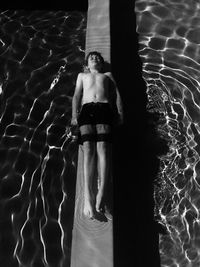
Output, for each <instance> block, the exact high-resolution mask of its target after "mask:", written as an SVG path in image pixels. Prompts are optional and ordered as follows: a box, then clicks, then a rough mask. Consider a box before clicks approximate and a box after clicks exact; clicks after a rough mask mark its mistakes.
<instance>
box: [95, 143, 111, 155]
mask: <svg viewBox="0 0 200 267" xmlns="http://www.w3.org/2000/svg"><path fill="white" fill-rule="evenodd" d="M107 150H108V144H107V143H106V142H97V151H98V152H100V153H101V152H105V151H107Z"/></svg>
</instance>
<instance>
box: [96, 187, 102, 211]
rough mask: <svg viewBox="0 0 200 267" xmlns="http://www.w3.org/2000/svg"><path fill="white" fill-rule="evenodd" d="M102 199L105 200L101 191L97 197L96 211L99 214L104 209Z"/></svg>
mask: <svg viewBox="0 0 200 267" xmlns="http://www.w3.org/2000/svg"><path fill="white" fill-rule="evenodd" d="M102 199H103V192H102V191H101V190H99V191H98V193H97V196H96V211H98V212H100V211H101V209H102Z"/></svg>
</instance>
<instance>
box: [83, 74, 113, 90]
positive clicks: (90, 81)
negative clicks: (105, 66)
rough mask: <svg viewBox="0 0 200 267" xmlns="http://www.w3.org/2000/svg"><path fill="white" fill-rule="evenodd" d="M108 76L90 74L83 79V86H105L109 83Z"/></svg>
mask: <svg viewBox="0 0 200 267" xmlns="http://www.w3.org/2000/svg"><path fill="white" fill-rule="evenodd" d="M107 79H108V78H107V77H106V75H103V74H96V75H93V74H88V75H85V77H84V79H83V86H84V87H85V88H90V87H105V86H106V85H107V82H108V81H107Z"/></svg>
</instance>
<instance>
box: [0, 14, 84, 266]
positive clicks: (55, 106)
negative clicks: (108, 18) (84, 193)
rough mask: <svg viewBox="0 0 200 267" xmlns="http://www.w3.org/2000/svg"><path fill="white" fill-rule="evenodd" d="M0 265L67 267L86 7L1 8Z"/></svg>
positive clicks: (74, 180)
mask: <svg viewBox="0 0 200 267" xmlns="http://www.w3.org/2000/svg"><path fill="white" fill-rule="evenodd" d="M0 24H1V29H0V62H1V64H0V101H1V102H0V103H1V105H0V116H1V124H0V138H1V142H0V218H1V219H0V266H2V267H15V266H20V267H22V266H25V267H29V266H31V267H42V266H48V267H57V266H59V267H61V266H65V267H67V266H69V262H70V248H71V231H72V223H73V212H74V197H75V182H76V157H77V144H76V143H75V142H74V141H73V140H72V139H71V138H70V136H69V135H68V130H69V125H70V119H71V99H72V95H73V91H74V86H75V82H76V76H77V73H78V72H79V71H80V70H81V68H82V62H83V59H84V45H85V31H86V13H84V12H75V11H74V12H72V11H70V12H66V11H39V10H38V11H37V10H33V11H23V10H16V11H14V10H8V11H0Z"/></svg>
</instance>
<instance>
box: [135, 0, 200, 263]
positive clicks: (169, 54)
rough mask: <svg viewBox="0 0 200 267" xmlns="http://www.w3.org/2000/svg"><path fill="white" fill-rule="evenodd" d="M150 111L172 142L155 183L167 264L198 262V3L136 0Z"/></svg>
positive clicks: (163, 260) (190, 0)
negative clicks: (155, 115) (157, 115)
mask: <svg viewBox="0 0 200 267" xmlns="http://www.w3.org/2000/svg"><path fill="white" fill-rule="evenodd" d="M135 11H136V16H137V32H138V34H139V45H140V49H139V55H140V58H141V60H142V63H143V78H144V80H145V82H146V88H147V95H148V106H147V109H148V111H149V112H152V113H157V114H159V122H158V124H157V125H156V128H157V132H158V133H159V135H160V136H161V137H162V138H164V139H165V140H166V141H167V143H168V148H169V150H168V152H167V154H165V155H162V156H160V171H159V174H158V177H157V180H156V183H155V187H154V189H155V190H154V193H155V195H154V200H155V204H156V205H155V218H156V220H158V221H159V223H161V224H162V225H163V226H164V227H165V230H166V233H165V234H160V238H159V240H160V244H159V247H160V256H161V264H162V266H163V267H168V266H170V267H172V266H173V267H174V266H176V267H178V266H179V267H185V266H187V267H197V266H200V253H199V251H200V250H199V249H200V214H199V209H200V89H199V88H200V87H199V85H200V46H199V45H200V2H199V1H195V0H187V1H184V0H162V1H161V0H159V1H153V0H149V1H141V0H137V1H136V5H135Z"/></svg>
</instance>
